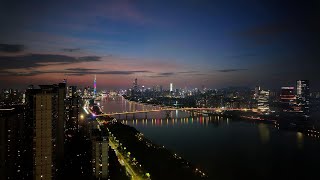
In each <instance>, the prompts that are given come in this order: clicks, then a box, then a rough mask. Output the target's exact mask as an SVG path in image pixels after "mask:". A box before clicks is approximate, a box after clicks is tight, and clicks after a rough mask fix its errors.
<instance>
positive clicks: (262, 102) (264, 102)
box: [257, 90, 270, 112]
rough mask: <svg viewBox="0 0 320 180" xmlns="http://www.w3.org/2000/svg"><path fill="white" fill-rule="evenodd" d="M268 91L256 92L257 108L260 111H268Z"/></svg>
mask: <svg viewBox="0 0 320 180" xmlns="http://www.w3.org/2000/svg"><path fill="white" fill-rule="evenodd" d="M269 94H270V92H269V91H265V90H259V91H258V94H257V101H258V110H259V111H261V112H266V111H269V110H270V109H269Z"/></svg>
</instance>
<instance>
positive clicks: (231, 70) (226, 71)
mask: <svg viewBox="0 0 320 180" xmlns="http://www.w3.org/2000/svg"><path fill="white" fill-rule="evenodd" d="M246 70H248V69H220V70H217V71H218V72H223V73H228V72H237V71H246Z"/></svg>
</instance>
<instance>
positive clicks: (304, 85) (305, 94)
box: [297, 80, 310, 113]
mask: <svg viewBox="0 0 320 180" xmlns="http://www.w3.org/2000/svg"><path fill="white" fill-rule="evenodd" d="M309 103H310V88H309V81H308V80H298V81H297V105H298V107H299V108H300V110H301V111H303V112H305V113H308V112H309Z"/></svg>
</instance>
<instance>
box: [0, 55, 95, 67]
mask: <svg viewBox="0 0 320 180" xmlns="http://www.w3.org/2000/svg"><path fill="white" fill-rule="evenodd" d="M96 61H100V57H99V56H84V57H79V58H77V57H72V56H66V55H57V54H28V55H21V56H0V62H1V66H0V70H1V69H2V70H5V69H20V68H35V67H40V66H46V65H48V64H50V63H54V64H72V63H79V62H96Z"/></svg>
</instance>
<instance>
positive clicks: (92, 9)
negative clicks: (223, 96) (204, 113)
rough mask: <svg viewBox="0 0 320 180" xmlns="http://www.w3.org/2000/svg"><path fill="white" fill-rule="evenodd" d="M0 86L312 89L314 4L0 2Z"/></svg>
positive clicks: (318, 42) (318, 27)
mask: <svg viewBox="0 0 320 180" xmlns="http://www.w3.org/2000/svg"><path fill="white" fill-rule="evenodd" d="M0 23H1V25H0V62H1V66H0V86H1V88H4V87H13V88H26V87H27V85H29V84H34V85H38V84H49V83H58V82H61V81H62V80H63V79H65V78H67V79H68V84H70V85H78V86H88V85H92V83H93V77H94V75H95V74H96V75H97V81H98V89H104V88H107V89H109V88H128V87H130V86H131V85H132V81H133V79H134V78H138V80H139V84H141V85H142V84H143V85H146V86H152V85H157V84H159V85H163V87H164V88H169V83H170V82H172V83H174V85H175V87H190V88H193V87H201V86H202V85H205V86H206V87H209V88H221V87H228V86H249V87H253V86H255V85H261V86H263V87H266V88H280V86H285V85H293V83H294V81H295V80H297V79H309V80H310V86H311V88H318V89H320V75H319V65H320V1H316V0H315V1H312V0H310V1H308V3H306V2H305V1H300V2H299V1H289V0H288V1H281V0H261V1H253V0H252V1H249V0H234V1H231V0H223V1H222V0H221V1H218V0H179V1H174V0H162V1H160V0H159V1H153V0H127V1H122V0H114V1H109V0H90V1H89V0H88V1H82V0H64V1H58V0H55V1H43V0H26V1H18V0H0Z"/></svg>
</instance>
